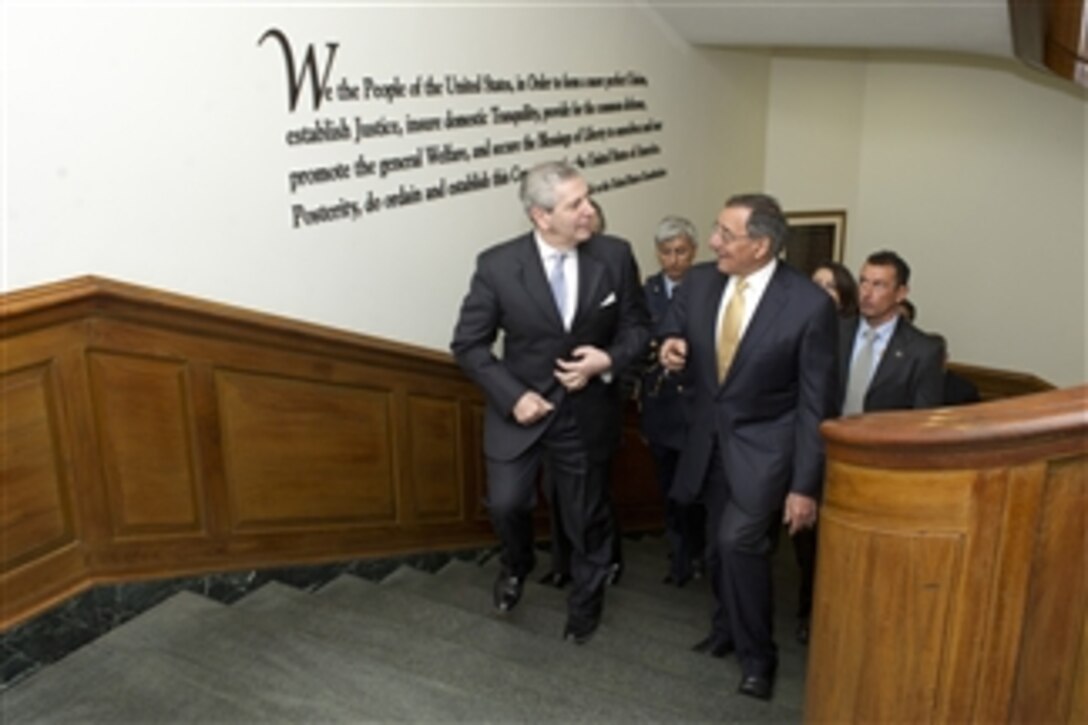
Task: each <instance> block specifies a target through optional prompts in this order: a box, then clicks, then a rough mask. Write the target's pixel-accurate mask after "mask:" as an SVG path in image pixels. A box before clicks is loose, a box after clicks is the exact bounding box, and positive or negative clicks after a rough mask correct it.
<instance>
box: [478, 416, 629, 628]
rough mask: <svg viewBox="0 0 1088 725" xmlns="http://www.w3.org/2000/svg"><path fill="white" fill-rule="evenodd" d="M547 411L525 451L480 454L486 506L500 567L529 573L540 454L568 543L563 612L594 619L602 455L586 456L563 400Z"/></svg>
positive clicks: (602, 575)
mask: <svg viewBox="0 0 1088 725" xmlns="http://www.w3.org/2000/svg"><path fill="white" fill-rule="evenodd" d="M551 415H552V416H554V418H553V420H552V423H551V425H549V426H548V428H547V430H545V431H544V433H543V434H542V436H541V438H540V440H538V441H537V442H536V443H535V444H533V445H532V446H531V447H530V448H529V449H528V450H527V451H526V452H525V453H523V454H521V455H520V456H518V457H517V458H515V459H514V460H511V461H496V460H493V459H488V460H487V479H488V480H487V489H488V493H487V496H488V501H487V506H488V511H489V513H490V515H491V523H492V526H493V527H494V528H495V532H496V533H497V534H498V536H499V540H500V541H501V542H502V545H503V552H502V567H503V571H504V572H505V573H506V574H507V575H508V576H517V577H526V576H528V574H529V572H530V571H531V570H532V568H533V566H534V564H535V562H536V558H535V554H534V551H533V509H534V508H535V507H536V478H537V475H538V473H539V471H540V467H541V464H542V463H543V462H544V461H545V460H546V461H547V468H548V474H549V476H550V478H551V483H552V486H553V487H554V490H555V497H556V500H557V503H558V505H559V509H560V520H561V522H562V528H563V531H564V533H565V534H566V537H567V539H568V540H569V541H570V546H571V571H570V574H571V579H572V583H573V587H572V590H571V593H570V597H569V599H568V601H567V608H568V614H569V617H570V619H571V620H572V624H576V625H577V624H588V623H591V622H596V621H597V620H598V619H599V618H600V614H601V608H602V606H603V603H604V586H605V581H606V580H607V579H608V574H609V566H610V563H611V560H612V551H613V544H612V539H613V530H612V525H611V522H610V519H609V509H610V507H609V506H608V501H609V499H608V480H609V477H608V462H607V460H605V461H600V460H593V459H591V457H590V456H589V454H588V451H587V450H586V448H585V444H584V443H583V441H582V437H581V434H580V432H579V430H578V423H577V421H576V420H575V417H574V412H573V410H572V408H571V406H570V404H569V402H568V401H564V402H563V403H561V404H560V405H559V407H558V408H556V410H555V411H553V412H552V413H551Z"/></svg>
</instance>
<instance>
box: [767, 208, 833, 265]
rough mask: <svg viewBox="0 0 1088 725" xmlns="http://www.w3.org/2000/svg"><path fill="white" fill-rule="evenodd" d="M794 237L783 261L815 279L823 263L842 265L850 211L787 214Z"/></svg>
mask: <svg viewBox="0 0 1088 725" xmlns="http://www.w3.org/2000/svg"><path fill="white" fill-rule="evenodd" d="M786 221H787V222H788V223H789V225H790V233H789V236H788V237H787V238H786V245H785V247H784V248H783V250H782V255H781V256H782V259H784V260H785V261H786V262H787V263H789V264H790V265H791V266H793V267H795V268H796V269H797V270H799V271H801V272H803V273H805V274H806V275H809V276H811V275H812V273H813V272H814V271H815V270H816V267H817V265H819V264H820V263H821V262H825V261H827V260H831V261H833V262H842V258H843V251H844V248H845V246H846V211H845V210H841V209H837V210H831V211H791V212H786Z"/></svg>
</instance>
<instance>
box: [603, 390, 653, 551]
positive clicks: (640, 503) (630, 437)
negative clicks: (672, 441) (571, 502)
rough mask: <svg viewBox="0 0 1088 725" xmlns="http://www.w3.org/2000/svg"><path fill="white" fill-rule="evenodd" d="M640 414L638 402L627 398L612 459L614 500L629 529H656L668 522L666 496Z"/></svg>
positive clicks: (625, 525)
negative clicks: (644, 434)
mask: <svg viewBox="0 0 1088 725" xmlns="http://www.w3.org/2000/svg"><path fill="white" fill-rule="evenodd" d="M638 416H639V414H638V409H637V406H636V405H635V403H634V402H633V401H625V409H624V418H623V434H622V436H623V437H622V438H621V440H620V447H619V449H618V450H617V451H616V456H615V458H614V459H613V461H612V472H611V485H612V501H613V503H614V504H615V506H616V510H617V516H618V517H619V519H620V528H621V529H622V530H625V531H639V530H647V529H656V528H660V527H662V526H664V523H665V499H664V497H663V496H662V493H661V488H660V486H659V485H658V483H657V473H656V469H655V468H654V460H653V456H651V455H650V449H649V448H648V447H647V445H646V442H645V441H643V439H642V432H641V430H640V428H639V417H638Z"/></svg>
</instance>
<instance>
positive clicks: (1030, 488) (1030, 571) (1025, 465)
mask: <svg viewBox="0 0 1088 725" xmlns="http://www.w3.org/2000/svg"><path fill="white" fill-rule="evenodd" d="M823 433H824V436H825V438H826V440H827V442H828V470H827V483H826V489H825V500H824V507H823V510H822V514H821V518H820V533H819V563H818V565H817V580H816V593H815V603H814V611H813V626H812V639H811V644H810V651H809V661H808V676H807V684H806V699H805V717H806V720H808V721H809V722H832V721H833V722H857V721H870V722H892V721H895V722H972V721H975V722H981V721H986V722H999V721H1000V722H1010V721H1011V722H1059V723H1060V722H1064V723H1072V722H1086V721H1088V532H1086V528H1085V522H1086V519H1088V483H1086V479H1088V386H1081V387H1077V388H1070V389H1065V390H1056V391H1052V392H1048V393H1041V394H1037V395H1030V396H1025V397H1020V398H1011V399H1007V400H1002V401H998V402H993V403H983V404H979V405H975V406H967V407H962V408H941V409H936V410H929V411H912V412H903V413H877V414H872V415H865V416H859V417H853V418H847V419H839V420H834V421H829V422H827V423H825V424H824V427H823Z"/></svg>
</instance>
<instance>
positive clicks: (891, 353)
mask: <svg viewBox="0 0 1088 725" xmlns="http://www.w3.org/2000/svg"><path fill="white" fill-rule="evenodd" d="M909 324H910V323H909V322H907V321H906V320H904V319H903V318H899V321H898V322H896V323H895V332H893V333H892V337H891V339H890V340H888V345H887V347H885V348H884V354H883V355H881V356H880V362H879V363H878V364H877V366H876V370H875V371H874V372H873V379H872V380H870V381H869V388H868V390H866V393H865V394H866V395H868V394H869V393H870V392H872V391H873V390H875V389H876V388H878V387H879V386H880V385H882V384H883V383H884V382H885V381H886V380H889V379H891V378H893V377H894V376H895V372H896V370H898V369H899V362H900V361H901V360H902V359H903V357H904V355H906V346H907V342H908V340H909V338H910V331H909V330H908V329H907V327H908V325H909Z"/></svg>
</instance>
